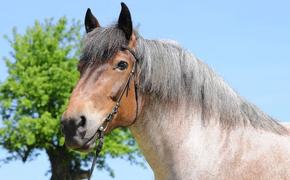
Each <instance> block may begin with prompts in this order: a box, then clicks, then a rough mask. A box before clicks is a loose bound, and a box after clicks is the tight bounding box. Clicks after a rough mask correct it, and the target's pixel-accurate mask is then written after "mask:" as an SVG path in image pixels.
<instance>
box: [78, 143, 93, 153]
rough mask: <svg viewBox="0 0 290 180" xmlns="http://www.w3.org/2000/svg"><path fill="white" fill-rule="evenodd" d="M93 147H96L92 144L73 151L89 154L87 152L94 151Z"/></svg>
mask: <svg viewBox="0 0 290 180" xmlns="http://www.w3.org/2000/svg"><path fill="white" fill-rule="evenodd" d="M95 146H96V143H95V142H93V143H92V144H90V145H88V146H87V145H85V146H82V147H81V148H78V149H75V150H76V151H79V152H83V153H89V152H91V151H92V150H93V149H94V147H95Z"/></svg>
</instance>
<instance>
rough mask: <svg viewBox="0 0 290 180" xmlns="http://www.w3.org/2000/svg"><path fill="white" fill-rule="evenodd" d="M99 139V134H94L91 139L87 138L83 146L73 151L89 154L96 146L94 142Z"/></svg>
mask: <svg viewBox="0 0 290 180" xmlns="http://www.w3.org/2000/svg"><path fill="white" fill-rule="evenodd" d="M98 137H99V133H95V134H94V135H93V136H92V137H91V138H89V139H88V140H87V141H86V142H85V143H84V145H82V146H81V147H79V148H76V149H74V150H75V151H80V152H89V151H90V150H92V149H93V148H94V147H95V146H96V140H97V138H98Z"/></svg>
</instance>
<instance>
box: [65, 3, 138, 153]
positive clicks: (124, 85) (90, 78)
mask: <svg viewBox="0 0 290 180" xmlns="http://www.w3.org/2000/svg"><path fill="white" fill-rule="evenodd" d="M121 5H122V10H121V13H120V16H119V20H118V22H117V24H116V25H115V26H112V27H109V28H102V27H100V25H99V23H98V21H97V19H96V18H95V17H94V15H93V14H92V13H91V11H90V9H88V10H87V13H86V17H85V27H86V32H87V35H86V38H85V39H84V47H83V52H82V53H83V56H82V57H81V59H80V62H79V65H78V69H79V72H80V79H79V81H78V83H77V85H76V86H75V88H74V90H73V92H72V95H71V97H70V101H69V104H68V106H67V109H66V111H65V112H64V114H63V117H62V121H61V124H62V131H63V133H64V135H65V143H66V145H67V146H68V147H70V148H73V149H76V150H82V151H86V150H90V149H91V148H93V147H94V145H95V140H96V138H97V135H96V134H97V133H96V132H97V131H98V129H99V128H100V127H101V126H104V124H106V125H107V123H106V118H107V119H108V116H109V115H110V113H112V111H113V109H114V107H116V104H118V103H117V102H118V101H119V100H120V107H119V109H118V112H117V113H115V115H114V116H113V118H112V121H111V122H110V123H109V124H108V126H107V128H106V130H105V132H109V131H111V130H112V129H114V128H116V127H120V126H128V125H130V124H132V123H133V122H134V120H135V119H136V115H137V105H138V102H137V101H136V96H137V94H136V93H137V92H136V88H135V83H134V82H135V81H136V79H135V78H136V77H135V73H134V72H132V70H136V66H135V65H136V64H135V63H136V57H135V56H134V49H135V46H136V36H135V33H134V31H133V28H132V21H131V15H130V12H129V10H128V8H127V6H126V5H125V4H124V3H122V4H121ZM117 106H118V105H117Z"/></svg>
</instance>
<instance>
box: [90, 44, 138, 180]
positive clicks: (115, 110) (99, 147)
mask: <svg viewBox="0 0 290 180" xmlns="http://www.w3.org/2000/svg"><path fill="white" fill-rule="evenodd" d="M121 50H128V51H129V52H130V53H131V55H133V57H134V63H133V66H132V70H131V72H130V74H129V76H128V79H127V81H126V83H125V86H124V87H123V89H122V91H121V93H120V96H119V97H118V99H117V101H116V104H115V106H114V107H113V109H112V112H111V113H110V114H109V115H108V116H107V117H106V119H105V122H104V123H103V125H102V126H100V127H99V129H98V130H97V132H96V134H98V141H99V142H98V145H97V148H96V154H95V157H94V159H93V163H92V166H91V169H90V172H89V178H88V180H90V179H91V176H92V174H93V171H94V169H95V165H96V163H97V158H98V156H99V153H100V152H101V150H102V147H103V144H104V132H105V131H106V129H107V128H108V125H109V123H110V122H111V121H112V120H113V119H114V117H115V115H116V114H117V113H118V110H119V107H120V103H121V100H122V97H123V96H124V94H125V92H126V91H127V93H126V94H127V95H128V91H129V87H130V81H131V79H132V78H133V76H135V75H136V71H137V63H138V62H139V59H138V58H137V56H136V54H135V52H134V51H133V50H132V49H131V48H129V47H127V46H122V49H121ZM135 79H136V77H135ZM134 86H135V89H134V90H135V98H136V116H135V120H134V121H133V122H132V123H131V124H130V125H132V124H133V123H134V122H135V121H136V119H137V115H138V86H137V83H136V80H134Z"/></svg>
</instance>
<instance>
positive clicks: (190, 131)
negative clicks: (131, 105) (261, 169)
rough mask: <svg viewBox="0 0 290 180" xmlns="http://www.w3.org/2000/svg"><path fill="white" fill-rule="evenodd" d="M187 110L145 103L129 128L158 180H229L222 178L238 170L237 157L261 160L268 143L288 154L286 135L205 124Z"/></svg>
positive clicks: (174, 105)
mask: <svg viewBox="0 0 290 180" xmlns="http://www.w3.org/2000/svg"><path fill="white" fill-rule="evenodd" d="M177 107H178V108H177ZM168 109H171V110H170V111H168ZM190 109H191V111H190V110H189V108H188V106H185V105H184V106H183V107H182V105H176V104H170V103H168V104H158V103H157V104H150V105H148V106H147V107H144V110H143V112H142V114H141V115H140V117H139V118H138V120H137V121H136V122H135V124H133V125H132V126H131V127H130V130H131V131H132V133H133V135H134V137H135V138H136V140H137V142H138V144H139V146H140V149H141V151H142V152H143V154H144V156H145V158H146V160H147V161H148V163H149V165H150V166H151V168H152V169H153V171H154V175H155V178H156V179H157V180H159V179H162V180H163V179H169V180H172V179H174V180H175V179H212V178H213V176H214V177H219V176H220V177H224V179H227V178H228V179H233V178H229V177H227V176H228V175H229V174H231V171H232V170H235V171H237V173H238V172H239V165H238V163H237V162H236V158H237V157H240V156H241V154H243V156H244V157H245V158H249V159H252V158H256V157H259V156H261V157H264V156H265V155H267V154H268V153H271V149H272V145H273V144H275V147H281V149H283V148H284V149H287V151H285V152H286V153H288V154H289V153H290V149H289V146H288V145H287V144H289V139H287V137H282V136H279V135H277V134H274V133H272V132H266V131H258V130H257V129H254V128H253V127H250V126H249V127H242V128H236V129H235V130H232V131H229V130H225V129H222V128H219V126H218V124H207V125H206V126H204V125H203V124H202V123H201V122H202V121H201V119H200V118H201V113H199V112H198V111H197V112H194V110H192V109H193V108H190ZM210 122H217V121H210ZM257 142H259V143H257ZM283 145H284V146H287V147H288V148H285V147H284V146H283ZM288 150H289V151H288ZM285 152H283V153H285ZM283 153H282V154H283ZM253 155H254V156H253ZM283 158H284V157H283ZM289 161H290V160H289ZM262 162H263V161H262V160H261V165H262ZM244 163H245V164H244V165H245V166H247V163H246V162H244ZM273 163H276V161H275V160H274V159H273ZM235 165H237V166H236V167H235ZM235 168H236V169H235ZM221 179H223V178H221Z"/></svg>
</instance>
